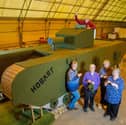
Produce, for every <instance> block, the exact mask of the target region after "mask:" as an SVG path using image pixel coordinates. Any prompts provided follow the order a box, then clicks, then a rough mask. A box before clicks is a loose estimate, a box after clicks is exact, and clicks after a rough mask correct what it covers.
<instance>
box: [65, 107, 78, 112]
mask: <svg viewBox="0 0 126 125" xmlns="http://www.w3.org/2000/svg"><path fill="white" fill-rule="evenodd" d="M67 109H68V110H69V111H71V110H78V108H76V107H75V108H70V107H67Z"/></svg>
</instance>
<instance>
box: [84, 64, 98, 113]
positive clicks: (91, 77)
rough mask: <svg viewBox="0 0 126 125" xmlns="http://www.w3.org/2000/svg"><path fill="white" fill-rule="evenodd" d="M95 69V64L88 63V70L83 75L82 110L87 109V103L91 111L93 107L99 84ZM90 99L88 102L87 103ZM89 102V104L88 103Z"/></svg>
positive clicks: (85, 110)
mask: <svg viewBox="0 0 126 125" xmlns="http://www.w3.org/2000/svg"><path fill="white" fill-rule="evenodd" d="M95 70H96V65H95V64H90V67H89V71H88V72H86V73H85V75H84V77H83V85H84V112H87V111H88V105H89V107H90V109H91V111H95V109H94V98H95V95H96V92H97V89H98V87H99V84H100V77H99V74H98V73H97V72H95ZM89 101H90V103H89ZM88 103H89V104H88Z"/></svg>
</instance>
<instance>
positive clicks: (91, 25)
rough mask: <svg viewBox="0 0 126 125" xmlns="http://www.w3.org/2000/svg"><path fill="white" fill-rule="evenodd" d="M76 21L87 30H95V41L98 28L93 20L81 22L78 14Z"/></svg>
mask: <svg viewBox="0 0 126 125" xmlns="http://www.w3.org/2000/svg"><path fill="white" fill-rule="evenodd" d="M75 20H76V22H77V23H78V24H80V25H85V26H86V28H87V29H93V30H94V39H95V38H96V26H95V24H94V23H93V22H92V21H91V20H89V19H84V20H80V19H78V16H77V13H76V14H75Z"/></svg>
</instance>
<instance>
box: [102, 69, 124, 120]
mask: <svg viewBox="0 0 126 125" xmlns="http://www.w3.org/2000/svg"><path fill="white" fill-rule="evenodd" d="M105 86H106V94H105V100H106V101H107V110H106V112H105V114H104V116H105V117H106V116H107V115H109V116H110V120H112V121H113V120H115V119H116V118H117V115H118V110H119V106H120V103H121V99H122V92H123V89H124V80H123V79H122V78H121V77H120V70H119V69H117V68H116V69H114V70H113V72H112V76H110V77H109V78H108V80H107V81H106V83H105Z"/></svg>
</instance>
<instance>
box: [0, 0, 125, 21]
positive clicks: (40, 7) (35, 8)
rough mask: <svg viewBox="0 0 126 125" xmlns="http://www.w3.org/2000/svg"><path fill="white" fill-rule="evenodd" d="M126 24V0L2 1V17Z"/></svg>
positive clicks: (0, 1) (0, 7)
mask: <svg viewBox="0 0 126 125" xmlns="http://www.w3.org/2000/svg"><path fill="white" fill-rule="evenodd" d="M76 12H77V13H78V16H79V18H87V17H88V18H90V19H93V20H107V21H124V22H126V0H0V17H16V18H55V19H73V18H74V14H75V13H76Z"/></svg>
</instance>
